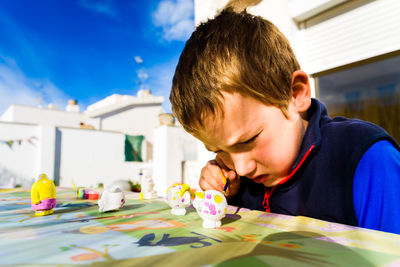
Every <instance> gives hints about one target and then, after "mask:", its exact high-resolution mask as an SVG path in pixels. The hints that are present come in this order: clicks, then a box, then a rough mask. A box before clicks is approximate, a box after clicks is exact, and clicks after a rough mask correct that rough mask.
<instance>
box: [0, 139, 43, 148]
mask: <svg viewBox="0 0 400 267" xmlns="http://www.w3.org/2000/svg"><path fill="white" fill-rule="evenodd" d="M38 139H39V138H37V137H36V136H30V137H28V138H24V139H11V140H0V143H1V144H5V145H8V147H9V148H12V146H13V145H15V144H18V145H22V144H23V143H24V142H26V143H30V144H32V145H34V142H33V141H34V140H38Z"/></svg>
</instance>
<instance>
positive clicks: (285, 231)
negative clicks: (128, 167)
mask: <svg viewBox="0 0 400 267" xmlns="http://www.w3.org/2000/svg"><path fill="white" fill-rule="evenodd" d="M187 210H188V213H187V214H186V215H185V216H175V215H172V214H171V213H170V209H169V206H168V205H167V204H166V203H164V202H163V201H162V199H159V200H140V199H139V197H138V194H135V193H130V194H128V195H127V203H126V204H125V206H124V207H123V208H122V209H121V210H119V211H117V212H107V213H99V212H98V206H97V202H96V201H94V200H78V199H77V198H76V194H75V192H73V191H72V190H71V189H67V188H57V207H56V208H55V209H54V214H52V215H49V216H43V217H35V216H34V212H33V211H32V210H31V209H30V193H29V191H28V190H23V189H13V190H0V265H5V266H7V265H8V266H15V265H18V266H82V265H94V266H204V265H207V266H310V265H312V266H400V235H395V234H389V233H384V232H378V231H370V230H365V229H360V228H356V227H348V226H344V225H341V224H335V223H328V222H324V221H320V220H315V219H310V218H305V217H291V216H284V215H277V214H272V213H264V212H259V211H249V210H244V209H239V210H238V208H236V207H229V209H228V214H227V216H226V218H224V219H223V221H222V226H221V227H220V228H217V229H203V228H202V220H201V218H200V217H199V216H198V215H197V213H196V211H195V210H194V209H193V208H190V207H189V208H188V209H187Z"/></svg>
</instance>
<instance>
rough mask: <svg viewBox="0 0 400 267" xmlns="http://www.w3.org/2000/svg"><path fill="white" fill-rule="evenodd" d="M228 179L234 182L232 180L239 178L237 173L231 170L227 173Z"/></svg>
mask: <svg viewBox="0 0 400 267" xmlns="http://www.w3.org/2000/svg"><path fill="white" fill-rule="evenodd" d="M226 177H227V178H229V180H231V181H232V180H235V179H236V178H237V174H236V172H235V171H232V170H230V171H228V172H227V175H226Z"/></svg>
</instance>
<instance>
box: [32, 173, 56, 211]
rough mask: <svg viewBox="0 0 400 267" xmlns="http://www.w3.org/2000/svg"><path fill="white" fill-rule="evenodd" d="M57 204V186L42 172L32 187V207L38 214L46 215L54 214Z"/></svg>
mask: <svg viewBox="0 0 400 267" xmlns="http://www.w3.org/2000/svg"><path fill="white" fill-rule="evenodd" d="M56 204H57V201H56V186H55V185H54V182H53V181H51V180H49V179H48V178H47V175H46V174H44V173H42V174H40V175H39V176H38V177H37V178H36V180H35V182H34V183H33V185H32V187H31V208H32V210H34V211H35V215H36V216H44V215H50V214H52V213H53V209H54V208H55V207H56Z"/></svg>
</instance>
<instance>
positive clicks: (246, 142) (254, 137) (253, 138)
mask: <svg viewBox="0 0 400 267" xmlns="http://www.w3.org/2000/svg"><path fill="white" fill-rule="evenodd" d="M259 135H260V134H259V133H258V134H256V135H255V136H253V137H252V138H250V139H249V140H246V141H244V142H241V144H244V145H246V144H250V143H251V142H253V141H254V140H256V138H257V137H258V136H259Z"/></svg>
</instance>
